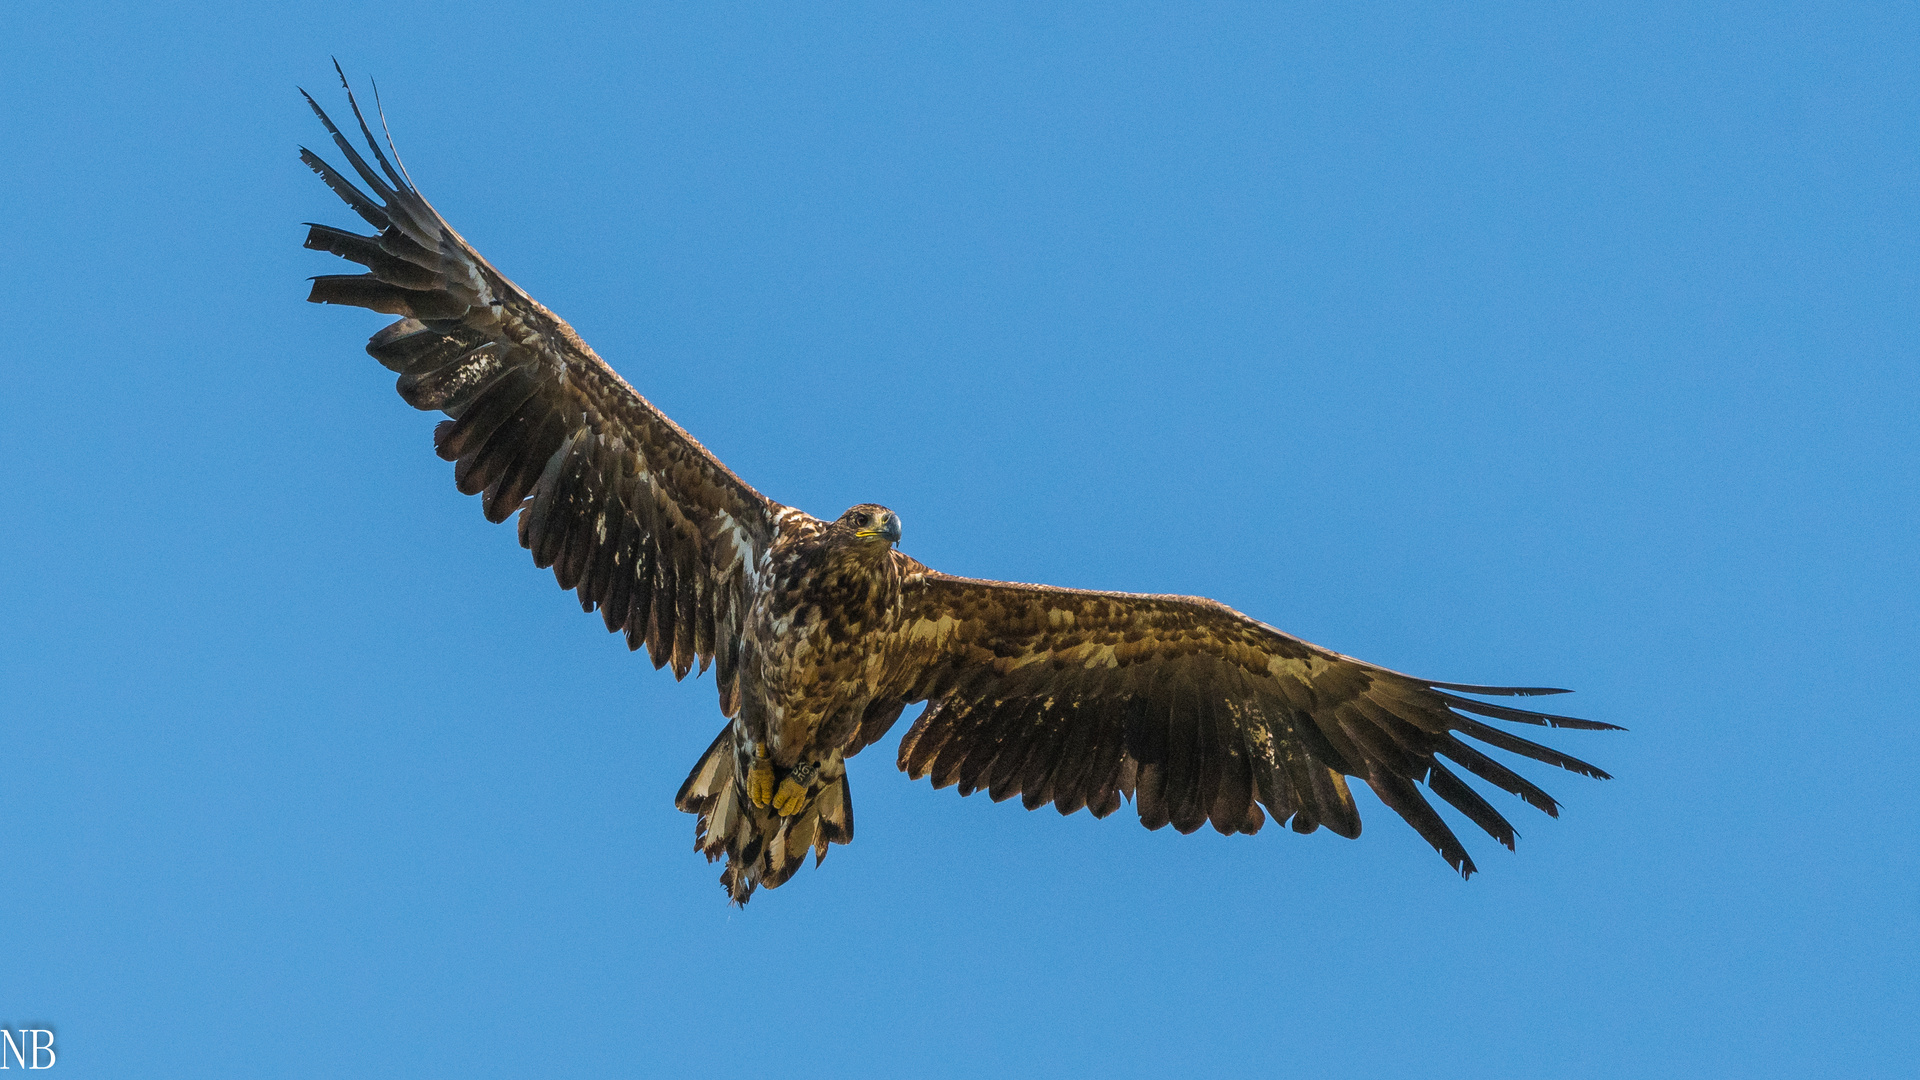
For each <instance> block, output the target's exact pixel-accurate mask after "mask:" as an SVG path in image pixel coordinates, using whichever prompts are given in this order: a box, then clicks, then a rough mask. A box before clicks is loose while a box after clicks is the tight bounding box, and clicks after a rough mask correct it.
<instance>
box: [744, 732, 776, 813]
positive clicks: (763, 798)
mask: <svg viewBox="0 0 1920 1080" xmlns="http://www.w3.org/2000/svg"><path fill="white" fill-rule="evenodd" d="M747 799H748V801H750V802H752V803H753V805H755V806H765V805H767V803H769V802H771V801H772V800H773V763H772V762H771V761H768V760H767V748H766V747H764V746H756V747H754V748H753V768H751V769H748V770H747Z"/></svg>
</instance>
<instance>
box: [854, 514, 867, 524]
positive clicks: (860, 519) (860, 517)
mask: <svg viewBox="0 0 1920 1080" xmlns="http://www.w3.org/2000/svg"><path fill="white" fill-rule="evenodd" d="M853 523H854V524H855V525H865V524H866V523H867V515H865V514H855V515H854V516H853Z"/></svg>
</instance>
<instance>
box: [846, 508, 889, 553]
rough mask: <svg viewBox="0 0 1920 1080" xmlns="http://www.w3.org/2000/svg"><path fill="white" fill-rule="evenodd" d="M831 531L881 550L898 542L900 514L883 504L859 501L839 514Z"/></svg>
mask: <svg viewBox="0 0 1920 1080" xmlns="http://www.w3.org/2000/svg"><path fill="white" fill-rule="evenodd" d="M832 531H833V532H837V533H840V534H842V535H843V536H846V537H850V538H851V539H852V540H853V541H854V542H855V543H859V544H871V545H873V546H875V547H877V548H879V549H881V550H885V549H887V548H889V547H892V546H893V545H894V544H897V543H899V542H900V515H899V514H896V513H894V512H893V511H891V510H889V509H887V508H886V507H884V506H875V505H874V504H873V503H861V504H860V505H859V506H856V507H854V508H853V509H851V510H848V511H847V512H846V513H844V514H841V515H840V520H838V521H836V522H834V523H833V526H832Z"/></svg>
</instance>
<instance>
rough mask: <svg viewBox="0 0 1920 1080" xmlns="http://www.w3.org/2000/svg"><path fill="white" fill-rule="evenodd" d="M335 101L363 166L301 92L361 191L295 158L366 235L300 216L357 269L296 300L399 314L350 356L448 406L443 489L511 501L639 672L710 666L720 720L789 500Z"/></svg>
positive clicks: (314, 237)
mask: <svg viewBox="0 0 1920 1080" xmlns="http://www.w3.org/2000/svg"><path fill="white" fill-rule="evenodd" d="M344 81H345V79H344V76H343V78H342V82H344ZM303 93H304V91H303ZM347 100H348V102H349V104H350V105H352V108H353V114H354V118H355V119H356V120H358V121H359V123H360V131H361V134H362V135H364V136H365V137H366V140H367V146H368V148H369V149H370V150H371V151H372V153H373V156H374V159H375V160H376V161H377V162H378V163H379V165H380V170H379V171H378V172H376V171H374V169H373V168H372V167H370V166H369V165H368V164H367V161H366V159H365V158H363V157H362V156H361V155H360V153H359V151H357V150H356V149H355V148H354V146H353V144H352V143H351V142H349V141H348V140H347V138H346V137H345V136H344V135H342V134H341V133H340V129H339V128H337V127H335V126H334V124H333V121H332V120H330V119H329V118H328V117H327V114H326V113H325V112H324V111H323V110H322V109H321V108H320V106H319V105H318V104H317V103H315V102H314V100H313V98H312V97H311V96H309V97H307V103H308V104H309V105H312V106H313V111H314V112H315V113H316V114H317V115H318V116H319V117H320V122H321V123H323V124H325V125H326V127H327V130H328V131H329V132H330V133H332V135H333V141H334V144H335V145H336V146H338V147H339V148H340V151H341V152H342V153H343V154H344V155H345V156H346V159H347V161H348V162H349V163H350V164H351V165H352V167H353V169H354V171H355V172H356V173H358V174H359V176H360V179H361V180H362V181H363V182H364V183H365V184H366V188H367V191H362V190H361V189H360V188H359V187H357V186H355V185H354V183H353V182H352V181H351V180H349V179H347V178H346V177H345V176H342V175H341V174H340V173H339V172H338V171H336V170H335V169H334V168H333V167H332V166H330V165H328V164H327V163H326V162H325V161H323V160H321V158H320V157H319V156H318V155H316V154H314V153H313V152H312V151H310V150H307V149H305V148H302V149H301V151H300V157H301V160H302V161H305V162H306V163H307V165H308V166H309V167H310V168H312V169H313V171H314V172H316V173H319V174H320V177H321V179H323V180H325V181H326V183H327V186H328V187H330V188H332V189H333V190H334V192H335V193H336V194H338V195H339V196H340V197H341V198H342V199H343V200H345V201H346V203H347V205H348V206H350V207H352V208H353V210H354V212H355V213H357V214H359V215H360V217H361V218H363V219H365V220H366V222H367V223H368V224H370V225H372V226H373V227H374V228H375V229H378V230H379V235H377V236H363V235H360V234H358V233H352V232H346V231H343V230H340V229H334V228H330V227H328V226H325V225H314V226H312V227H311V228H312V231H311V232H309V233H308V235H307V241H306V246H307V247H309V248H313V249H315V250H319V251H329V252H332V253H333V254H335V255H339V256H341V257H342V258H346V259H349V260H351V261H353V262H356V263H359V264H360V265H362V266H364V267H366V268H367V272H366V273H364V274H343V275H334V276H324V277H316V278H314V279H313V292H312V294H311V295H310V296H308V299H309V300H311V301H313V302H315V303H321V304H352V305H356V306H359V307H364V308H371V309H373V310H374V311H380V312H385V313H387V314H389V315H399V316H402V318H401V319H400V321H398V322H396V323H394V324H392V325H391V326H388V327H387V328H386V329H384V330H382V331H380V332H379V333H378V334H375V335H374V336H373V339H372V341H370V342H369V343H368V345H367V351H368V352H369V353H371V354H372V355H373V357H374V359H376V360H378V361H380V362H381V363H382V364H384V365H386V366H387V367H388V368H390V369H392V370H393V371H396V372H398V373H399V375H400V379H399V382H398V384H397V388H398V389H399V391H400V396H401V397H402V398H405V399H406V401H407V403H408V404H409V405H412V406H413V407H414V408H417V409H424V410H434V409H437V410H439V411H441V412H444V413H446V414H447V416H449V417H451V419H449V420H446V421H443V422H441V424H440V425H439V427H437V428H436V429H435V430H434V436H433V444H434V449H435V450H437V451H438V452H439V454H440V456H441V457H443V458H445V459H446V460H448V461H451V462H453V463H454V470H453V477H454V484H455V486H457V487H458V488H459V489H460V490H461V491H462V492H464V493H466V494H469V495H475V494H477V495H480V496H482V502H481V506H482V508H483V509H484V511H485V513H486V516H487V520H489V521H496V522H498V521H505V520H506V519H507V518H508V517H509V516H511V515H512V514H513V513H514V512H515V511H516V510H517V511H519V512H520V544H521V546H523V547H525V548H527V549H529V550H530V551H532V552H533V561H534V563H535V565H537V566H541V567H548V566H551V567H552V568H553V574H554V577H555V578H557V579H559V582H560V586H561V588H565V589H576V590H578V592H579V596H580V606H581V607H582V608H583V609H585V610H587V611H592V610H594V609H595V608H596V607H597V608H598V609H599V610H600V614H601V615H602V617H604V619H605V620H606V624H607V629H608V630H609V631H613V632H622V631H624V632H625V634H626V638H627V645H628V647H629V648H633V649H638V648H639V647H640V645H641V644H642V643H644V644H645V645H646V647H647V652H648V654H649V655H650V656H651V657H652V659H653V664H654V666H655V667H656V668H657V667H661V666H663V665H665V664H669V663H671V664H672V665H673V673H674V676H675V677H676V678H683V677H685V675H686V674H687V671H688V670H689V669H690V668H691V667H692V666H693V664H694V663H695V662H696V661H697V662H698V663H699V665H700V670H701V671H705V670H706V668H707V665H708V664H709V663H717V668H716V671H715V676H716V680H717V682H718V683H719V687H720V703H721V709H722V710H723V711H725V712H726V713H727V714H728V715H732V713H733V711H734V699H735V696H736V694H737V692H738V688H737V686H736V683H735V667H736V663H737V661H738V659H739V633H738V628H739V625H740V622H741V620H742V619H743V618H744V617H745V614H746V608H747V596H748V579H749V577H750V576H751V575H752V574H753V572H754V570H755V568H756V567H757V566H758V565H759V559H760V555H761V553H762V552H764V551H766V550H767V548H768V546H769V545H770V544H771V543H772V541H773V537H774V533H775V531H776V529H777V522H778V521H779V520H780V515H781V514H782V513H785V514H794V513H797V512H796V511H792V510H787V509H786V508H785V507H782V506H781V505H780V504H778V503H775V502H773V501H772V500H770V499H768V498H767V497H766V496H764V495H761V494H760V493H759V492H757V491H755V490H754V489H753V488H751V487H749V486H747V485H746V484H745V483H744V482H742V481H741V480H740V478H739V477H737V476H735V475H734V474H733V473H732V472H730V471H729V470H728V469H727V467H726V466H725V465H722V464H721V463H720V462H719V460H718V459H716V458H715V457H714V456H713V455H712V454H710V453H708V452H707V450H706V448H705V447H703V446H701V445H700V444H699V443H698V442H696V441H694V439H693V437H692V436H690V435H688V434H687V433H686V432H685V431H682V430H681V429H680V427H679V426H678V425H676V424H675V423H674V422H673V421H671V420H669V419H667V418H666V417H665V416H663V415H662V414H661V413H660V411H659V410H658V409H655V408H654V407H653V406H652V405H651V404H650V403H648V401H647V400H646V399H645V398H643V397H641V396H640V395H639V394H638V393H635V392H634V390H633V388H632V387H631V386H628V385H627V383H626V381H625V380H623V379H621V378H620V376H618V375H616V374H614V372H613V369H612V368H610V367H608V366H607V364H606V362H605V361H603V360H601V359H600V358H599V357H598V356H596V355H594V352H593V350H592V349H590V348H588V347H587V345H586V343H585V342H582V341H581V340H580V338H579V337H578V336H577V335H575V334H574V332H573V328H572V327H570V326H568V325H567V324H566V323H565V322H563V321H561V319H560V318H559V317H558V316H556V315H554V314H553V313H552V312H550V311H548V310H547V309H546V308H544V307H542V306H541V305H540V304H539V303H537V302H535V301H534V300H533V298H532V297H529V296H528V295H527V294H526V293H524V292H522V291H521V290H520V288H519V287H518V286H516V285H514V284H513V283H512V282H511V281H508V280H507V279H506V278H505V277H504V276H502V275H501V274H500V272H499V271H497V270H495V269H494V268H493V267H492V266H491V265H489V264H488V262H487V261H486V260H485V259H483V258H481V257H480V255H479V253H478V252H476V251H474V250H473V248H472V247H470V246H468V244H467V242H466V241H465V240H463V239H461V238H460V235H459V234H458V233H456V232H454V231H453V229H452V228H451V227H449V226H448V225H447V223H446V222H445V221H444V220H442V219H441V217H440V215H439V214H438V213H436V212H435V211H434V209H433V207H431V206H429V205H427V201H426V200H425V199H423V198H421V196H420V193H419V192H418V191H416V190H415V189H414V187H413V184H412V182H411V180H410V179H408V178H407V176H406V175H405V173H404V172H403V171H400V170H396V169H395V168H394V166H393V164H392V163H390V162H389V161H388V160H387V157H386V155H385V154H383V153H381V151H380V147H379V145H378V144H377V143H376V142H375V141H374V138H373V133H372V132H371V131H370V130H369V129H368V127H367V122H366V119H365V118H364V117H363V116H361V113H360V107H359V105H358V103H355V102H354V101H353V97H352V94H351V92H349V94H348V99H347ZM397 156H398V155H396V157H397ZM367 192H371V193H372V195H373V196H374V197H369V195H368V194H367ZM375 197H377V201H376V198H375Z"/></svg>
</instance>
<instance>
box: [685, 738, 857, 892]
mask: <svg viewBox="0 0 1920 1080" xmlns="http://www.w3.org/2000/svg"><path fill="white" fill-rule="evenodd" d="M739 742H740V741H739V740H737V739H736V738H735V728H734V726H733V725H731V724H730V725H728V726H727V727H726V728H723V729H722V730H721V732H720V735H719V737H718V738H716V739H714V740H713V745H711V746H709V747H708V748H707V752H706V753H705V754H702V755H701V757H700V761H699V762H698V763H697V764H696V765H694V767H693V772H691V773H689V774H688V775H687V780H686V783H684V784H682V785H680V793H679V794H678V795H676V796H675V797H674V805H675V806H677V807H679V808H680V809H681V810H684V811H686V812H687V813H689V814H693V815H695V822H694V828H693V847H694V850H695V851H698V852H700V853H701V854H702V855H705V856H706V857H707V861H708V862H714V861H716V860H719V859H721V858H725V859H726V862H727V865H726V867H725V869H723V870H722V871H721V872H720V885H721V887H722V888H724V889H726V891H727V897H728V898H729V899H731V900H732V901H733V902H734V903H736V904H740V905H742V906H744V905H745V904H746V902H747V901H748V900H749V899H750V898H752V896H753V892H754V890H755V889H756V888H759V887H760V886H762V885H764V886H766V887H767V888H769V889H777V888H779V887H780V886H781V885H783V884H785V883H786V881H787V879H789V878H791V877H793V875H794V874H795V873H796V872H798V871H799V869H800V867H801V865H802V864H803V863H804V862H805V861H806V857H807V852H808V851H812V852H813V864H814V865H815V866H818V865H820V863H821V861H822V860H824V859H825V858H826V857H827V848H828V846H829V845H832V844H845V843H849V842H851V841H852V840H853V795H852V792H851V791H850V790H849V789H848V787H847V774H846V767H845V765H844V764H843V763H842V762H841V760H840V759H839V757H837V756H836V757H834V758H833V759H832V760H831V761H829V762H827V763H826V764H825V765H823V766H822V767H821V769H820V773H819V780H818V784H819V787H818V790H816V791H815V792H814V795H813V798H812V800H811V801H809V802H808V803H807V805H806V807H805V808H804V809H802V810H801V811H800V813H798V814H796V815H794V816H793V817H781V816H780V815H779V814H778V813H775V812H774V810H773V808H772V807H771V806H754V805H753V803H752V801H751V800H750V799H748V798H747V787H746V772H747V767H748V762H747V761H746V759H745V754H744V752H743V751H741V750H740V748H739V746H738V745H736V744H737V743H739Z"/></svg>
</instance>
